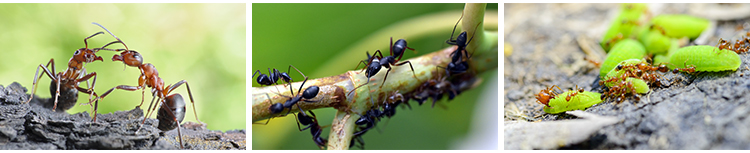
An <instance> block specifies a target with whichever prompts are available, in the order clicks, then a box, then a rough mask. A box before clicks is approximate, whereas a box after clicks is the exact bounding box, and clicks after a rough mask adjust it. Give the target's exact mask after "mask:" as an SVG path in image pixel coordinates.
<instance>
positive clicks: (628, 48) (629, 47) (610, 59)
mask: <svg viewBox="0 0 750 153" xmlns="http://www.w3.org/2000/svg"><path fill="white" fill-rule="evenodd" d="M645 55H646V49H645V48H644V47H643V45H641V43H639V42H638V41H636V40H633V39H625V40H622V41H620V42H619V43H617V44H615V46H614V47H612V50H610V51H609V53H607V58H606V59H604V62H603V63H602V67H601V68H600V69H599V76H600V77H604V76H605V75H607V73H608V72H609V71H610V70H612V69H613V68H614V67H615V66H616V65H617V64H618V63H620V62H621V61H624V60H627V59H640V58H642V57H643V56H645Z"/></svg>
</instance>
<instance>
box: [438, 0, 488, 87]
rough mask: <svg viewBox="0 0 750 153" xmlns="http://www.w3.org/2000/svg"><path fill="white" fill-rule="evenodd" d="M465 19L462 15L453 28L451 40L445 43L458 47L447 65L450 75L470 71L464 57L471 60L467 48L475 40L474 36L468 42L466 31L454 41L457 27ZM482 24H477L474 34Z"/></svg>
mask: <svg viewBox="0 0 750 153" xmlns="http://www.w3.org/2000/svg"><path fill="white" fill-rule="evenodd" d="M463 17H464V15H463V13H462V14H461V18H458V21H457V22H456V25H455V26H453V31H451V37H450V39H448V40H446V41H445V43H447V44H450V45H456V46H457V47H456V50H455V51H453V52H451V54H450V56H451V62H450V63H448V65H447V70H448V71H447V72H448V75H450V74H451V73H452V74H458V73H463V72H466V70H468V69H469V64H468V63H467V62H466V61H465V60H463V59H464V58H463V57H464V56H465V57H466V59H469V58H471V55H469V53H468V51H467V50H466V46H468V45H469V43H471V40H472V39H474V35H472V36H471V38H470V39H469V41H468V42H467V41H466V38H467V37H468V36H467V33H466V31H464V32H461V33H460V34H459V35H458V37H456V39H455V40H454V39H453V34H454V33H455V32H456V27H457V26H458V22H460V21H461V19H462V18H463ZM480 24H481V22H480V23H477V26H476V27H475V28H474V32H473V33H476V30H477V28H478V27H479V25H480ZM472 54H473V52H472Z"/></svg>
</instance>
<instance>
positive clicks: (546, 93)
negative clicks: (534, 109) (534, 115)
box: [536, 85, 562, 106]
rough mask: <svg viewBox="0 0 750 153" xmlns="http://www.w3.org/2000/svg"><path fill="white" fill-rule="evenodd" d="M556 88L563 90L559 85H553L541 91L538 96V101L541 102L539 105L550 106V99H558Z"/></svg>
mask: <svg viewBox="0 0 750 153" xmlns="http://www.w3.org/2000/svg"><path fill="white" fill-rule="evenodd" d="M554 88H557V89H559V90H562V89H560V87H558V86H557V85H552V86H551V87H549V88H546V89H542V91H539V93H538V94H537V95H536V100H537V101H539V103H542V104H544V105H545V106H549V101H550V99H554V98H555V97H557V92H556V91H555V89H554Z"/></svg>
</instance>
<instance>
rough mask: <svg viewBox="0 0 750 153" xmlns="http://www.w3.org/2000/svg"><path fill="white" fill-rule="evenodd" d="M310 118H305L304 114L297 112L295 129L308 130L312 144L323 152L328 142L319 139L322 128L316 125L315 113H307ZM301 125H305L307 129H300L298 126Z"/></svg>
mask: <svg viewBox="0 0 750 153" xmlns="http://www.w3.org/2000/svg"><path fill="white" fill-rule="evenodd" d="M307 112H309V113H310V114H312V116H307V114H305V112H299V113H297V129H299V131H304V130H307V129H310V134H312V139H313V142H315V144H316V145H318V147H320V149H321V150H323V149H324V148H325V146H326V143H328V140H326V139H325V138H322V137H320V134H322V133H323V128H324V127H321V126H320V125H319V124H318V119H317V117H315V113H313V112H312V111H307ZM300 123H302V125H305V126H307V127H305V128H301V127H300V126H299V124H300Z"/></svg>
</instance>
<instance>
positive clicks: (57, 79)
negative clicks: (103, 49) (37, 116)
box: [25, 32, 104, 111]
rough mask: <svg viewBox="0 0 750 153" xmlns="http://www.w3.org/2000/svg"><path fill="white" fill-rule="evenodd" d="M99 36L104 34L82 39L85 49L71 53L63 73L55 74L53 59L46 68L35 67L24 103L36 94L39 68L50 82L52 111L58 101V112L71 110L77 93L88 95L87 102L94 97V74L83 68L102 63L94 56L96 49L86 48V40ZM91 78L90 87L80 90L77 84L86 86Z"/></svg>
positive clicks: (39, 77)
mask: <svg viewBox="0 0 750 153" xmlns="http://www.w3.org/2000/svg"><path fill="white" fill-rule="evenodd" d="M99 34H104V32H97V33H94V34H93V35H91V36H88V37H86V38H84V39H83V44H85V46H86V47H85V48H80V49H78V50H76V51H75V53H73V57H71V58H70V60H69V61H68V69H66V70H65V71H64V72H60V73H55V59H54V58H53V59H50V60H49V62H47V66H44V65H42V64H39V67H37V69H36V73H35V74H34V83H33V85H32V86H33V87H32V89H31V97H30V98H29V100H27V101H26V102H25V103H29V102H30V101H31V99H33V98H34V96H33V95H34V93H36V87H37V81H39V79H41V78H42V76H40V75H39V68H42V70H43V71H44V74H47V77H49V78H50V79H51V80H52V81H51V83H50V94H54V97H55V102H54V104H53V106H52V111H56V110H58V109H57V104H58V101H60V109H59V110H61V111H65V110H68V109H70V108H72V107H73V106H74V105H75V103H76V101H78V92H79V91H80V92H83V93H86V94H89V95H90V96H89V100H91V98H92V97H91V96H93V95H96V93H95V92H94V87H95V86H96V72H91V73H89V74H86V69H85V68H83V66H84V65H85V64H86V63H91V62H94V61H96V60H99V61H102V62H103V61H104V60H103V59H102V57H101V56H96V52H98V51H99V50H98V49H89V48H88V46H89V45H88V42H87V41H86V40H88V39H89V38H91V37H94V36H96V35H99ZM50 64H51V65H52V69H51V70H50V69H49V68H48V67H49V66H50ZM91 77H93V78H94V80H93V81H92V83H91V87H90V88H89V89H86V88H81V87H80V86H78V84H79V83H80V82H83V81H86V82H87V84H88V80H89V79H91ZM53 84H56V85H57V86H53ZM87 86H88V85H87ZM60 89H62V92H63V94H60V91H61V90H60Z"/></svg>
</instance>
